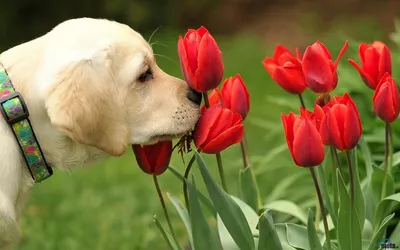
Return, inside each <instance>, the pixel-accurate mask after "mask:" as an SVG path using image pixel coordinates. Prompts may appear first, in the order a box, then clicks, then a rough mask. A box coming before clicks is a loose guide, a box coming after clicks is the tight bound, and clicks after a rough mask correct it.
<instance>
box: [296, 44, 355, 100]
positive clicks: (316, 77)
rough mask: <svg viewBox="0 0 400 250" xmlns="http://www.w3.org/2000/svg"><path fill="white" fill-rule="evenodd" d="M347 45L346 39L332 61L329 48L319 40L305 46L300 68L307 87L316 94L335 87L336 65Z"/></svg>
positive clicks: (336, 78) (327, 91) (336, 81)
mask: <svg viewBox="0 0 400 250" xmlns="http://www.w3.org/2000/svg"><path fill="white" fill-rule="evenodd" d="M347 47H348V42H347V41H346V42H345V44H344V45H343V48H342V50H341V51H340V53H339V55H338V57H337V58H336V60H335V62H333V61H332V55H331V53H330V52H329V50H328V49H327V48H326V47H325V45H324V44H322V43H321V42H320V41H317V42H315V43H314V44H313V45H311V46H308V47H307V49H306V51H305V52H304V55H303V61H302V66H303V67H302V69H303V73H304V77H305V80H306V84H307V86H308V88H310V89H311V90H312V91H313V92H315V93H318V94H325V93H329V92H331V91H332V90H334V89H335V88H336V86H337V83H338V75H337V67H338V64H339V60H340V58H341V57H342V56H343V54H344V53H345V52H346V49H347Z"/></svg>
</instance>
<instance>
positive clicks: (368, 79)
mask: <svg viewBox="0 0 400 250" xmlns="http://www.w3.org/2000/svg"><path fill="white" fill-rule="evenodd" d="M349 62H350V64H351V65H353V67H354V68H355V69H356V70H357V71H358V73H359V74H360V77H361V78H362V80H363V81H364V83H365V84H366V85H367V86H368V87H369V88H371V89H375V88H376V83H375V80H374V79H373V78H372V77H371V76H369V75H368V74H367V73H366V72H365V71H364V69H363V68H361V67H360V66H359V65H358V64H357V63H356V62H355V61H353V60H352V59H349Z"/></svg>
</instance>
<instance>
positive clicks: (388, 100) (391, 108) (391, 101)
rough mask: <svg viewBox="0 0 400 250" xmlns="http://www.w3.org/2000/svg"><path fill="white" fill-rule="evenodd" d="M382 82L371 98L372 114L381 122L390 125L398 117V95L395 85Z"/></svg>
mask: <svg viewBox="0 0 400 250" xmlns="http://www.w3.org/2000/svg"><path fill="white" fill-rule="evenodd" d="M382 80H383V81H381V83H380V84H379V85H378V87H377V88H376V91H375V93H374V96H373V98H372V100H373V103H374V112H375V113H376V115H377V116H378V117H379V118H381V119H382V120H383V121H386V122H388V123H392V122H393V121H395V120H396V118H397V116H398V115H399V108H398V106H399V105H398V102H399V100H398V98H399V93H398V90H397V86H396V84H390V82H388V81H385V80H384V79H382Z"/></svg>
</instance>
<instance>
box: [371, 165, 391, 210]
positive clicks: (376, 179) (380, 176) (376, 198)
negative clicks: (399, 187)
mask: <svg viewBox="0 0 400 250" xmlns="http://www.w3.org/2000/svg"><path fill="white" fill-rule="evenodd" d="M384 178H385V171H383V170H382V169H380V168H377V167H375V168H374V172H373V173H372V176H371V180H370V187H371V191H372V197H373V202H374V206H375V207H376V206H377V204H379V202H380V201H381V198H382V197H381V196H382V186H383V180H384ZM392 194H394V180H393V177H392V176H391V175H390V174H389V175H388V176H387V180H386V196H390V195H392Z"/></svg>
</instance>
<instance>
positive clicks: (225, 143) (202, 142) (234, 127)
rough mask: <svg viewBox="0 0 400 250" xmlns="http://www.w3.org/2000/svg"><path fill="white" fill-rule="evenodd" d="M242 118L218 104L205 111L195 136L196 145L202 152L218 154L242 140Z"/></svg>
mask: <svg viewBox="0 0 400 250" xmlns="http://www.w3.org/2000/svg"><path fill="white" fill-rule="evenodd" d="M243 131H244V125H243V124H242V117H241V116H240V115H239V114H238V113H235V112H232V111H231V110H229V109H226V108H223V107H222V105H220V104H217V105H214V106H212V107H210V108H208V109H205V111H204V113H203V115H202V116H201V117H200V120H199V122H198V123H197V126H196V129H195V131H194V134H193V140H194V144H195V145H196V147H197V148H199V149H200V150H201V152H203V153H206V154H216V153H219V152H221V151H223V150H224V149H226V148H227V147H229V146H231V145H233V144H236V143H238V142H240V141H241V140H242V136H243Z"/></svg>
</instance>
